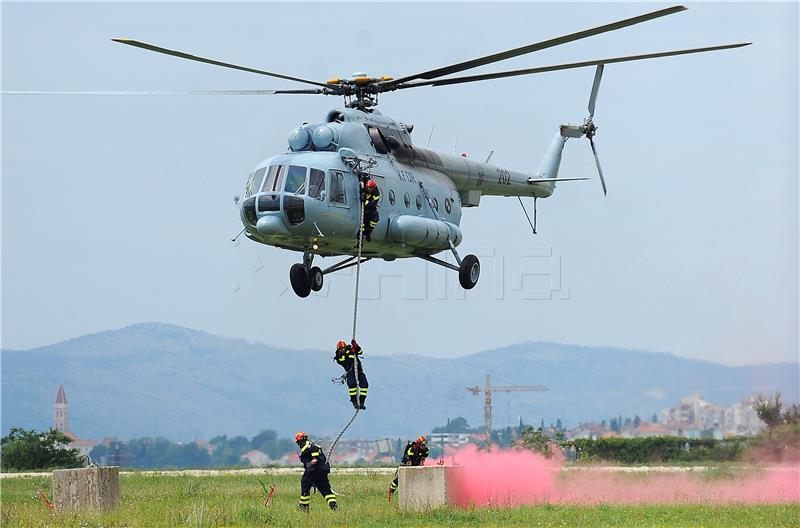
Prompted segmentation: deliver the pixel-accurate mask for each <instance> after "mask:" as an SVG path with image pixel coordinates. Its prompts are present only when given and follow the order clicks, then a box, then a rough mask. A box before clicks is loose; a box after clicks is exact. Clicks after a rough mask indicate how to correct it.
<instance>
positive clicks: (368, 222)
mask: <svg viewBox="0 0 800 528" xmlns="http://www.w3.org/2000/svg"><path fill="white" fill-rule="evenodd" d="M380 199H381V192H380V191H379V190H378V185H377V184H376V183H375V181H374V180H367V182H366V184H364V186H363V187H362V189H361V203H362V205H363V206H364V224H363V225H362V226H361V229H362V230H363V232H364V238H365V239H366V240H367V242H372V238H371V237H372V230H373V229H375V226H376V225H378V220H379V219H380V217H379V215H378V201H380Z"/></svg>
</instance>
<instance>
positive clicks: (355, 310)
mask: <svg viewBox="0 0 800 528" xmlns="http://www.w3.org/2000/svg"><path fill="white" fill-rule="evenodd" d="M359 161H360V160H359ZM359 165H360V163H358V162H357V163H356V166H357V167H358V169H357V170H358V172H356V174H358V175H359V178H360V176H361V174H362V173H361V171H360V170H359V169H360V166H359ZM367 176H369V174H367ZM365 183H366V182H365ZM359 202H360V204H361V222H360V223H359V224H358V254H357V255H356V287H355V297H354V299H353V339H352V340H353V341H355V340H356V328H357V323H358V286H359V284H360V282H361V248H362V247H363V245H364V200H363V199H361V198H360V197H359ZM355 356H356V357H355V359H354V360H353V369H355V376H356V405H357V407H356V411H355V412H354V413H353V416H352V417H351V418H350V421H349V422H347V424H346V425H345V426H344V428H343V429H342V430H341V431H339V434H338V435H336V438H335V439H334V440H333V443H332V444H331V447H330V448H329V449H328V463H330V462H331V461H332V460H333V450H334V449H336V444H337V443H339V439H340V438H341V437H342V435H343V434H344V433H345V432H346V431H347V430H348V429H349V428H350V426H351V425H352V424H353V422H354V421H355V419H356V416H358V412H359V411H360V410H361V409H360V407H361V383H360V382H359V377H360V376H359V374H360V373H359V371H358V365H359V359H358V353H356V355H355Z"/></svg>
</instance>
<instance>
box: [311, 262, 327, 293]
mask: <svg viewBox="0 0 800 528" xmlns="http://www.w3.org/2000/svg"><path fill="white" fill-rule="evenodd" d="M308 280H309V281H310V282H311V289H312V290H314V291H315V292H317V291H320V290H321V289H322V284H323V283H324V280H325V275H323V274H322V270H321V269H319V268H318V267H317V266H314V267H313V268H311V269H310V270H308Z"/></svg>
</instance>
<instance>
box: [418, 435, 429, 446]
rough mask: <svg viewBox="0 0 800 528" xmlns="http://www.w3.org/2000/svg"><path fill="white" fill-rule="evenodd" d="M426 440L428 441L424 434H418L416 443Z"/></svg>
mask: <svg viewBox="0 0 800 528" xmlns="http://www.w3.org/2000/svg"><path fill="white" fill-rule="evenodd" d="M427 442H428V439H427V438H425V436H424V435H419V438H417V443H418V444H425V443H427Z"/></svg>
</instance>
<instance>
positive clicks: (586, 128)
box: [561, 64, 608, 195]
mask: <svg viewBox="0 0 800 528" xmlns="http://www.w3.org/2000/svg"><path fill="white" fill-rule="evenodd" d="M602 78H603V65H602V64H598V65H597V70H596V71H595V74H594V82H593V83H592V92H591V94H590V95H589V106H588V110H589V117H587V118H586V119H584V120H583V125H561V135H562V136H564V137H566V138H580V137H584V136H585V137H586V139H588V140H589V144H590V145H591V147H592V154H593V155H594V162H595V165H597V173H598V174H599V175H600V184H601V185H602V186H603V195H607V194H608V189H607V188H606V180H605V178H604V177H603V169H602V167H600V158H599V157H598V155H597V147H596V146H595V144H594V136H595V134H597V125H595V124H594V109H595V104H596V103H597V92H598V91H599V90H600V80H601V79H602Z"/></svg>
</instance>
